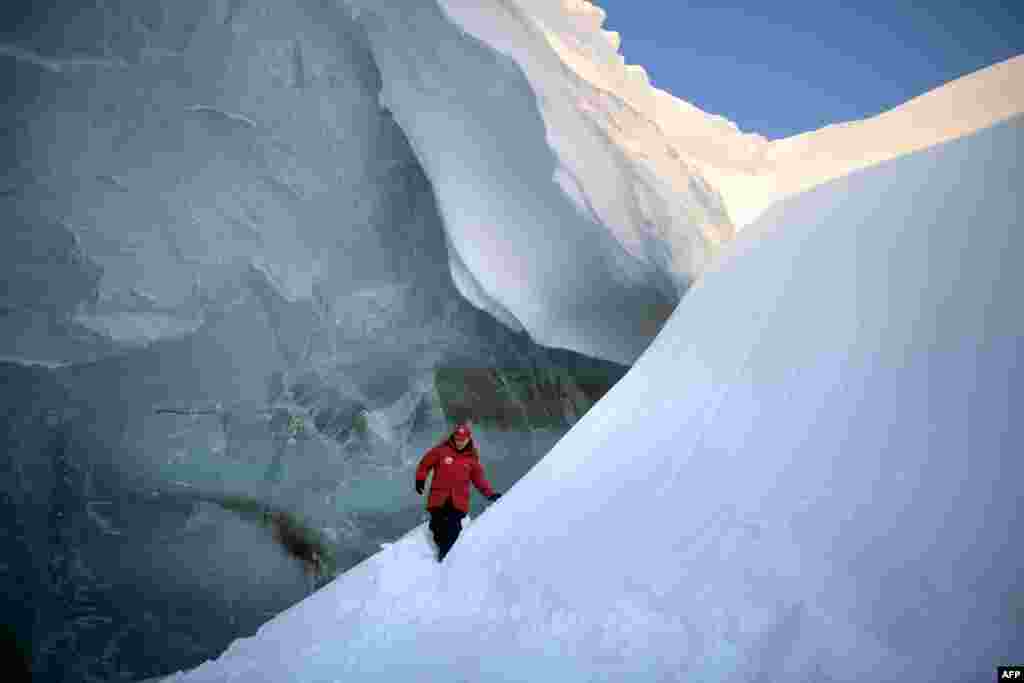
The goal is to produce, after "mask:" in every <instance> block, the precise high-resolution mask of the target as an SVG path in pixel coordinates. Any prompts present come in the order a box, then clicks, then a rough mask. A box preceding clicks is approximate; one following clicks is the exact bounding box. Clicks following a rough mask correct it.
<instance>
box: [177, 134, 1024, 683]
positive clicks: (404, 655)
mask: <svg viewBox="0 0 1024 683" xmlns="http://www.w3.org/2000/svg"><path fill="white" fill-rule="evenodd" d="M1022 151H1024V120H1022V119H1021V118H1015V119H1013V120H1012V121H1010V122H1008V123H1004V124H1002V125H998V126H996V127H993V128H991V129H989V130H985V131H982V132H980V133H977V134H975V135H973V136H970V137H967V138H963V139H960V140H957V141H954V142H951V143H947V144H944V145H941V146H938V147H934V148H931V149H929V150H926V151H923V152H918V153H915V154H913V155H909V156H907V157H903V158H900V159H897V160H894V161H891V162H887V163H884V164H881V165H878V166H875V167H872V168H870V169H867V170H865V171H862V172H859V173H856V174H853V175H850V176H847V177H844V178H841V179H838V180H836V181H834V182H831V183H828V184H826V185H823V186H820V187H818V188H816V189H814V190H812V191H810V192H808V193H805V194H803V195H801V196H798V197H795V198H793V199H791V200H788V201H786V202H784V203H782V204H781V205H778V206H776V207H774V208H773V209H771V210H770V211H769V212H768V213H766V214H765V215H764V216H762V217H761V218H760V219H759V220H758V221H756V222H755V223H754V224H753V225H752V226H751V227H750V228H749V229H748V230H745V231H744V232H743V233H742V234H741V235H740V236H739V237H738V239H737V240H736V242H735V243H734V244H733V245H732V247H731V248H730V250H729V252H728V254H727V256H726V257H725V258H724V259H723V260H722V261H721V262H720V263H719V264H717V265H716V267H715V268H714V269H713V270H712V271H710V272H708V273H707V274H706V275H705V276H704V277H703V278H702V279H701V281H700V282H699V283H698V285H697V286H695V287H694V288H693V289H692V290H691V291H690V293H689V294H688V295H687V297H686V298H685V299H684V300H683V301H682V303H681V304H680V305H679V307H678V308H677V310H676V311H675V313H674V314H673V317H672V318H671V319H670V320H669V321H668V323H667V324H666V326H665V327H664V329H663V330H662V331H661V333H660V334H659V335H658V338H657V339H656V340H655V342H654V343H653V344H652V345H651V346H650V347H649V348H648V349H647V350H646V351H645V352H644V353H643V355H642V356H641V357H640V358H639V359H638V360H637V362H636V364H635V365H634V366H633V368H632V370H631V371H630V372H629V374H627V375H626V377H625V378H624V379H623V380H621V381H620V382H619V383H618V384H617V385H616V386H615V387H614V388H613V389H612V391H611V392H610V393H609V394H608V395H607V396H606V397H605V398H604V399H603V400H602V401H601V402H599V403H598V404H597V405H596V406H595V407H594V408H593V409H592V410H591V411H590V412H589V413H587V415H586V416H585V417H584V418H583V419H582V420H581V421H580V422H579V423H578V424H577V425H576V426H575V427H574V428H573V429H572V430H571V431H570V433H569V434H568V435H567V436H566V437H565V438H564V439H562V441H560V442H559V443H558V444H557V445H556V446H555V448H554V449H553V450H552V451H551V452H550V454H549V455H548V456H547V457H546V458H545V459H544V460H543V461H542V462H541V463H539V464H538V465H537V466H536V467H534V468H533V469H532V470H531V471H530V472H529V473H528V474H527V475H526V476H525V477H524V478H523V479H522V480H521V481H520V482H519V483H518V484H517V485H516V486H515V487H514V488H513V489H512V490H510V491H509V492H508V493H507V494H506V495H505V496H504V497H503V498H502V500H501V502H500V503H499V504H497V505H496V506H494V507H493V508H491V509H488V510H487V511H486V513H485V514H483V515H482V516H480V517H479V518H478V519H477V520H476V521H475V522H474V523H473V525H472V526H471V527H469V528H468V529H467V530H466V531H465V532H464V534H463V536H462V538H461V539H460V541H459V543H458V544H457V545H456V546H455V548H454V549H453V550H452V552H451V554H450V555H449V556H448V559H447V560H446V563H445V565H443V566H440V567H439V566H438V565H435V564H433V563H432V562H431V561H430V559H429V557H426V554H425V553H423V552H422V550H420V551H417V550H416V545H417V543H419V547H420V548H421V549H422V540H420V541H417V540H416V535H415V534H411V535H410V536H409V537H407V538H406V539H405V540H404V541H402V542H400V543H398V544H396V546H394V547H392V548H388V549H386V550H385V551H383V552H381V553H379V554H378V555H376V556H375V557H373V558H371V559H369V560H367V561H366V562H364V563H363V564H362V565H360V566H358V567H356V568H355V569H353V570H352V571H350V572H349V573H347V574H346V575H344V576H342V577H341V578H339V579H338V580H337V581H336V582H335V583H333V584H332V585H330V586H329V587H327V588H325V589H323V590H321V591H320V592H318V593H317V594H315V595H314V596H312V597H311V598H309V599H307V600H306V601H304V602H303V603H301V604H299V605H296V606H295V607H294V608H292V609H291V610H289V611H287V612H285V613H283V614H281V615H280V616H278V617H277V618H275V619H274V620H272V621H271V622H269V623H267V624H266V625H265V626H264V627H263V628H261V629H260V631H259V632H258V633H257V634H256V635H255V636H254V637H252V638H248V639H243V640H241V641H238V642H236V643H235V644H234V645H233V646H232V647H230V648H229V649H228V650H227V651H226V652H225V653H224V655H223V656H222V657H221V658H220V659H218V660H216V661H211V662H208V663H206V664H204V665H202V666H200V667H198V668H197V669H195V670H193V671H191V672H189V673H182V674H178V675H175V676H172V677H170V678H169V679H168V680H169V681H177V682H182V683H183V682H185V681H188V682H196V683H198V682H200V681H228V680H246V681H268V682H269V681H283V680H289V681H307V682H313V681H318V682H319V681H340V680H346V681H347V680H359V681H375V680H379V681H394V680H420V679H422V678H423V677H424V672H430V673H429V677H430V678H431V679H432V680H446V681H478V680H480V681H483V680H487V681H536V680H558V681H597V680H617V681H645V682H646V681H652V680H662V681H684V680H685V681H717V680H725V679H726V678H729V679H731V680H773V681H811V680H831V681H851V682H852V681H858V682H859V681H901V680H907V678H908V677H909V676H911V675H912V676H913V677H914V678H915V679H918V680H950V681H954V680H968V679H971V680H975V679H978V678H980V677H981V676H986V677H987V676H990V675H991V671H992V668H993V667H994V666H995V665H996V664H997V663H999V662H1005V661H1007V658H1008V657H1009V656H1010V655H1012V654H1013V653H1015V652H1017V653H1019V652H1021V648H1022V647H1024V642H1022V640H1021V633H1022V630H1021V625H1020V599H1021V586H1020V578H1019V571H1018V570H1019V567H1020V561H1021V557H1020V551H1019V549H1018V548H1016V547H1015V546H1014V538H1015V537H1014V533H1015V529H1016V528H1017V526H1018V525H1019V523H1020V520H1021V512H1022V510H1021V497H1020V496H1019V495H1018V494H1017V492H1016V491H1015V490H1014V489H1013V486H1014V485H1015V484H1014V482H1019V481H1020V480H1021V477H1022V476H1024V463H1022V462H1021V460H1020V458H1019V457H1018V454H1019V453H1020V451H1021V446H1022V444H1024V428H1022V427H1021V423H1020V421H1019V420H1016V419H1014V415H1013V414H1012V413H1011V406H1013V405H1020V404H1021V402H1022V400H1024V396H1021V393H1022V387H1024V381H1022V380H1024V377H1022V370H1021V367H1020V365H1019V358H1020V355H1021V349H1022V341H1024V319H1022V318H1021V316H1020V315H1018V311H1019V293H1020V292H1021V291H1022V288H1024V275H1022V274H1021V270H1020V269H1019V267H1018V265H1019V263H1020V261H1021V259H1022V258H1024V238H1022V235H1021V232H1020V226H1019V217H1020V215H1021V210H1022V199H1021V195H1020V193H1019V189H1018V188H1019V187H1020V186H1021V184H1022V169H1021V159H1022V158H1024V154H1022ZM576 267H577V268H583V267H585V266H584V264H577V266H576ZM652 520H660V523H659V524H657V525H655V524H653V523H652ZM417 553H418V554H419V555H420V557H419V558H418V559H417V557H416V555H417ZM452 643H457V644H458V646H457V647H452Z"/></svg>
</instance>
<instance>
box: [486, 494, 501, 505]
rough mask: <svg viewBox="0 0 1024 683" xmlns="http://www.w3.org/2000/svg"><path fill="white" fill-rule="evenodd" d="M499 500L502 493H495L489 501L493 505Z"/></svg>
mask: <svg viewBox="0 0 1024 683" xmlns="http://www.w3.org/2000/svg"><path fill="white" fill-rule="evenodd" d="M499 498H501V494H500V493H495V494H494V495H493V496H491V497H490V498H488V499H487V500H489V501H491V502H492V503H493V502H494V501H496V500H498V499H499Z"/></svg>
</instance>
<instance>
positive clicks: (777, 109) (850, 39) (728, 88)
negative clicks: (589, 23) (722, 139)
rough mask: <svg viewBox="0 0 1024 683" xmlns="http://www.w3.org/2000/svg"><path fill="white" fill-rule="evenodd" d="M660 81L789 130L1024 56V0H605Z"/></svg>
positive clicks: (694, 99) (732, 113) (631, 49)
mask: <svg viewBox="0 0 1024 683" xmlns="http://www.w3.org/2000/svg"><path fill="white" fill-rule="evenodd" d="M595 2H596V4H597V5H599V6H601V7H603V8H604V9H605V10H606V11H607V13H608V19H607V20H606V21H605V24H604V27H605V28H606V29H609V30H613V31H618V32H619V33H621V34H622V49H621V51H622V53H623V55H625V58H626V61H627V62H629V63H630V64H640V65H642V66H643V67H644V68H645V69H647V72H648V74H650V76H651V80H652V82H653V83H654V85H656V86H657V87H659V88H662V89H664V90H668V91H669V92H671V93H672V94H673V95H675V96H677V97H679V98H680V99H683V100H686V101H687V102H690V103H692V104H694V105H696V106H698V107H700V108H701V109H704V110H706V111H709V112H711V113H714V114H720V115H722V116H725V117H726V118H728V119H731V120H733V121H735V122H736V123H737V124H738V125H739V126H740V128H741V129H742V130H744V131H750V132H758V133H761V134H763V135H766V136H767V137H769V138H779V137H785V136H787V135H792V134H794V133H800V132H803V131H807V130H812V129H815V128H820V127H821V126H823V125H826V124H829V123H836V122H839V121H848V120H851V119H860V118H864V117H866V116H871V115H873V114H877V113H878V112H880V111H884V110H886V109H890V108H892V107H894V106H896V105H898V104H900V103H902V102H905V101H907V100H908V99H910V98H912V97H915V96H917V95H920V94H922V93H924V92H927V91H928V90H931V89H932V88H935V87H936V86H939V85H942V84H943V83H946V82H948V81H951V80H953V79H954V78H957V77H959V76H963V75H965V74H968V73H971V72H972V71H977V70H978V69H981V68H984V67H986V66H990V65H992V64H995V63H996V62H1001V61H1003V60H1005V59H1009V58H1010V57H1013V56H1016V55H1019V54H1022V53H1024V20H1022V17H1024V0H1005V1H1003V2H998V1H996V0H973V1H972V2H969V3H963V4H961V3H960V2H956V1H955V0H930V1H926V2H920V1H913V0H895V1H889V0H859V1H852V2H842V1H840V0H813V1H811V2H795V1H791V0H779V1H773V0H694V1H683V0H650V1H648V2H641V1H640V0H595Z"/></svg>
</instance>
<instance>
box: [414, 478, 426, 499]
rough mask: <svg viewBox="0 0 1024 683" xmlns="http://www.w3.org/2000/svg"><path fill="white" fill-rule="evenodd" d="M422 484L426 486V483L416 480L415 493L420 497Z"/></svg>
mask: <svg viewBox="0 0 1024 683" xmlns="http://www.w3.org/2000/svg"><path fill="white" fill-rule="evenodd" d="M424 484H426V482H425V481H423V480H422V479H417V480H416V493H418V494H420V495H421V496H422V495H423V485H424Z"/></svg>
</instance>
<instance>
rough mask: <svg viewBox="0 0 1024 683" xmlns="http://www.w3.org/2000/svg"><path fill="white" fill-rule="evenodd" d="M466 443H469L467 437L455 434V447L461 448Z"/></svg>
mask: <svg viewBox="0 0 1024 683" xmlns="http://www.w3.org/2000/svg"><path fill="white" fill-rule="evenodd" d="M467 443H469V439H468V438H466V437H464V436H456V437H455V446H456V448H463V447H464V446H465V445H466V444H467Z"/></svg>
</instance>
